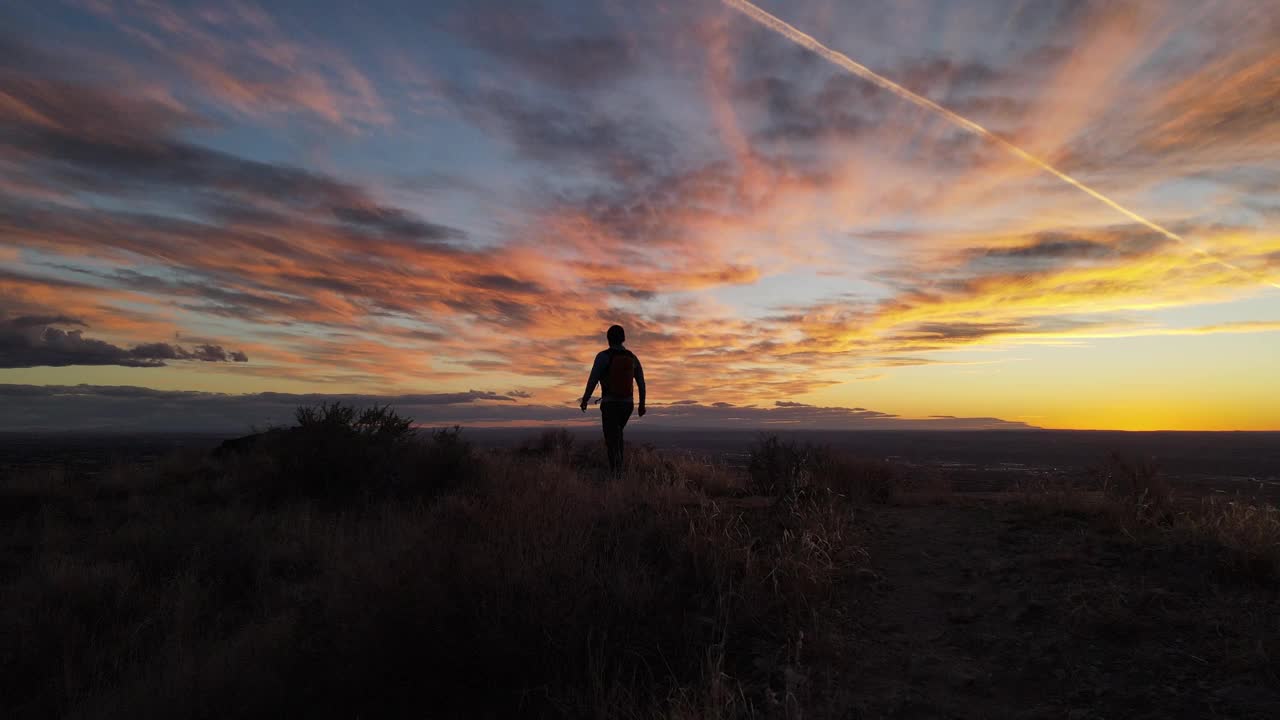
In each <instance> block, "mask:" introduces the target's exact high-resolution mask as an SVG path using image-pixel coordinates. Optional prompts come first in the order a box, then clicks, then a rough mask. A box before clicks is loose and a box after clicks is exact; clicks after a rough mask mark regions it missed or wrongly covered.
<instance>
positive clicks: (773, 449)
mask: <svg viewBox="0 0 1280 720" xmlns="http://www.w3.org/2000/svg"><path fill="white" fill-rule="evenodd" d="M747 473H748V476H749V480H750V489H751V490H752V491H753V492H756V493H759V494H763V495H782V494H787V493H794V492H802V491H805V490H808V489H821V490H828V491H830V492H834V493H836V494H839V495H842V496H844V497H846V498H850V499H854V500H860V501H866V502H888V501H889V500H890V499H891V498H892V497H893V494H894V490H895V484H896V480H897V473H896V471H895V469H894V467H893V466H892V465H891V464H889V463H887V462H884V461H880V460H862V459H858V458H852V457H847V456H845V455H842V454H840V453H837V452H836V451H834V450H833V449H832V448H831V447H829V446H826V445H814V444H810V443H803V444H802V443H797V442H795V441H792V440H782V439H780V438H778V436H776V435H764V436H761V437H760V439H759V440H757V441H756V443H755V444H754V445H752V447H751V456H750V459H749V461H748V464H747Z"/></svg>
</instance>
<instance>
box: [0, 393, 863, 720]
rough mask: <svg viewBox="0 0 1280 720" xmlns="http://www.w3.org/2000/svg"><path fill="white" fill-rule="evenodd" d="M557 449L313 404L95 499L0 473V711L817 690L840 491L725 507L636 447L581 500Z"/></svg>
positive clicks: (434, 706) (586, 708) (548, 703)
mask: <svg viewBox="0 0 1280 720" xmlns="http://www.w3.org/2000/svg"><path fill="white" fill-rule="evenodd" d="M566 437H571V436H567V434H547V435H545V436H543V437H542V438H541V439H539V440H537V441H535V442H534V443H533V445H532V447H533V448H535V449H536V450H537V452H536V453H535V454H534V455H533V456H532V457H531V456H530V454H529V453H528V452H527V450H528V448H529V446H526V447H525V450H526V451H525V452H521V451H517V452H514V453H505V452H495V453H479V452H477V451H475V450H474V448H472V447H471V446H470V445H469V444H468V443H466V441H465V440H464V438H463V433H462V432H461V431H460V430H458V429H456V428H455V429H449V430H438V431H436V432H434V433H431V434H430V435H427V436H420V437H417V438H412V437H410V436H409V432H408V425H407V423H406V422H405V420H404V419H402V418H399V417H397V416H396V415H395V414H394V413H392V412H390V411H389V410H387V409H385V408H381V409H377V408H375V409H373V410H371V411H364V412H355V411H351V410H350V409H349V408H343V407H340V406H324V407H321V408H318V409H310V410H302V411H299V413H298V425H297V426H296V428H295V429H292V430H288V431H285V432H284V433H283V434H281V435H280V436H278V437H275V438H272V439H271V441H270V442H268V443H263V444H261V445H259V446H256V447H254V448H253V449H252V451H251V452H249V453H248V454H236V455H229V456H225V457H222V458H218V459H209V458H190V457H189V458H186V459H185V460H184V461H183V462H172V463H166V464H162V465H160V466H158V467H156V468H154V469H151V470H142V469H137V470H136V471H135V475H134V477H133V478H132V482H133V485H132V486H131V487H130V486H127V485H123V484H122V485H120V486H118V487H113V488H112V489H111V494H110V499H111V500H112V502H106V501H105V500H106V499H107V498H106V497H105V496H104V495H103V491H102V488H101V487H98V486H96V485H79V484H76V483H61V484H58V485H57V486H56V487H55V486H54V485H52V484H51V485H47V486H43V485H42V486H37V485H39V484H38V483H32V482H28V483H27V485H26V486H25V487H20V486H19V485H18V484H14V485H13V486H12V488H13V490H15V491H20V492H22V493H25V494H31V493H38V492H40V491H41V488H42V487H48V489H49V490H55V491H56V492H51V493H50V494H48V495H47V496H45V497H42V498H41V502H39V503H37V502H32V504H31V505H30V507H29V508H28V510H27V511H25V512H22V513H21V514H20V516H19V517H18V518H16V522H15V523H14V524H13V525H11V526H10V530H9V532H10V535H11V537H10V540H11V544H22V545H23V546H24V547H26V548H28V549H29V550H28V552H29V553H30V555H29V556H27V557H26V558H25V559H24V560H23V561H22V562H21V563H17V564H14V565H12V566H11V567H9V569H8V574H7V575H6V578H5V585H4V590H3V596H2V597H0V607H2V608H3V610H0V636H3V637H5V638H8V639H11V642H6V643H5V644H4V648H5V650H4V654H3V655H2V656H0V670H2V671H3V673H2V675H0V696H3V697H4V698H5V701H4V704H5V707H6V708H7V709H8V710H9V712H7V713H6V716H7V717H48V716H67V717H125V716H127V717H137V716H144V717H173V716H213V717H227V716H238V717H259V716H298V715H308V716H326V717H328V716H341V717H353V716H369V717H388V716H404V715H414V716H421V715H422V714H423V712H424V711H427V712H426V714H428V715H431V716H456V717H475V716H477V715H479V716H485V715H489V716H502V717H510V716H516V715H522V716H535V717H536V716H549V717H588V716H589V717H650V716H657V715H668V714H670V715H681V714H683V715H686V716H691V717H692V716H697V717H703V716H706V715H707V714H710V715H718V716H721V717H738V716H750V715H781V714H786V712H785V710H786V708H795V707H799V706H800V705H801V704H804V703H808V702H810V701H811V700H812V699H813V697H814V696H815V695H817V694H818V693H820V692H821V688H822V685H821V684H820V683H819V682H818V680H819V679H820V678H821V677H822V676H823V668H824V667H827V666H829V665H830V663H829V662H825V661H824V660H825V659H824V658H823V657H822V653H823V652H826V650H825V647H824V643H823V642H821V641H819V640H814V639H813V638H817V637H821V635H822V633H823V632H826V631H827V630H829V629H830V627H831V623H833V622H836V621H835V620H832V619H828V618H834V617H837V616H836V615H834V614H824V613H822V612H821V609H822V608H823V607H825V606H827V605H828V604H830V603H831V602H832V593H833V587H834V582H835V580H836V578H837V575H838V573H839V572H840V571H841V570H842V569H843V568H844V567H845V566H846V565H847V564H848V563H849V562H850V561H851V560H853V559H856V558H858V557H861V556H860V555H859V554H858V553H856V552H854V551H853V550H852V549H851V548H852V546H853V543H854V542H855V540H854V538H853V537H852V536H851V531H850V529H849V527H848V522H847V511H846V510H843V509H841V507H840V506H839V505H838V502H839V498H835V497H827V498H823V499H818V498H805V499H798V498H797V499H792V500H791V501H789V502H787V503H785V504H784V505H782V506H776V507H775V506H765V507H761V508H754V509H753V508H750V507H744V508H731V507H727V506H725V505H724V504H723V502H722V501H721V502H712V501H711V500H710V499H709V498H708V496H707V494H706V493H705V492H704V487H706V488H716V489H722V488H721V485H723V483H722V482H721V480H720V479H719V478H717V477H716V472H713V471H710V470H707V469H706V467H707V465H705V464H703V463H698V462H696V461H694V460H693V459H692V458H687V457H679V456H674V457H664V456H663V455H662V454H660V453H658V452H656V451H654V450H652V449H650V448H643V447H638V448H636V449H635V452H634V453H633V462H632V465H631V469H630V470H629V472H628V473H627V475H626V477H624V478H623V479H622V480H620V481H616V482H611V483H602V482H599V480H598V479H597V476H596V475H595V474H594V473H593V472H592V471H591V468H590V467H589V466H586V467H575V460H574V457H575V456H574V455H573V453H572V452H570V450H571V448H572V443H571V442H569V441H566V440H565V438H566ZM579 459H580V458H579ZM286 473H310V475H307V476H303V477H293V478H290V477H288V476H287V475H286ZM342 473H348V475H343V474H342ZM175 474H176V476H175ZM158 476H165V477H158ZM255 483H260V484H265V485H268V486H270V487H271V488H272V490H273V492H271V493H270V495H269V499H270V502H267V503H265V504H264V503H263V502H262V499H263V497H262V496H261V495H260V494H257V493H254V492H249V491H248V490H249V489H250V488H252V486H253V484H255ZM415 484H418V485H421V486H422V491H421V492H414V491H413V490H414V488H415ZM339 498H342V499H345V500H347V502H346V503H344V504H338V503H336V500H337V499H339ZM752 513H766V514H771V515H772V516H775V517H776V520H774V521H760V522H753V521H752V520H751V516H752ZM760 528H764V529H765V530H766V532H763V533H762V532H761V531H760ZM773 528H776V531H775V530H774V529H773ZM803 638H809V640H807V641H805V640H803ZM828 672H829V671H828Z"/></svg>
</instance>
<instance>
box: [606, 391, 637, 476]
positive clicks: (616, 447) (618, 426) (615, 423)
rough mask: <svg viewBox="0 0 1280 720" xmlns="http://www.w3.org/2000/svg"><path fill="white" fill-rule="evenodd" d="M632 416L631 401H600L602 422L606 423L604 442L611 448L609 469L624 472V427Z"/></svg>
mask: <svg viewBox="0 0 1280 720" xmlns="http://www.w3.org/2000/svg"><path fill="white" fill-rule="evenodd" d="M630 418H631V401H629V400H628V401H626V402H618V401H616V400H611V401H608V402H602V403H600V422H601V423H602V424H603V425H604V444H605V447H607V448H608V450H609V470H611V471H612V472H615V473H617V472H622V429H623V428H624V427H626V426H627V420H629V419H630Z"/></svg>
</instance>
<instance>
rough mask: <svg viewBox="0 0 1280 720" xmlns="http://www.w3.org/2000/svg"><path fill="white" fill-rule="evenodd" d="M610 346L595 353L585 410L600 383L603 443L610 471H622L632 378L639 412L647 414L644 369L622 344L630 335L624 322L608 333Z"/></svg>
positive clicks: (584, 395) (641, 415) (629, 414)
mask: <svg viewBox="0 0 1280 720" xmlns="http://www.w3.org/2000/svg"><path fill="white" fill-rule="evenodd" d="M606 337H607V338H608V339H609V349H608V350H602V351H600V353H599V354H597V355H596V361H595V364H593V365H592V366H591V375H590V377H588V378H587V390H586V392H584V393H583V394H582V405H581V407H582V412H586V411H587V403H588V402H590V401H591V394H592V393H594V392H595V390H596V383H600V422H601V423H602V424H603V425H604V443H605V445H606V446H607V447H608V449H609V470H611V471H612V472H614V473H618V472H621V471H622V429H623V428H624V427H626V426H627V420H628V419H630V417H631V402H632V382H631V381H632V380H635V385H637V386H639V388H640V407H639V408H638V414H639V415H640V417H644V370H643V369H642V368H641V367H640V358H638V357H636V356H635V353H633V352H631V351H630V350H628V349H626V348H625V347H623V346H622V343H623V342H625V341H626V339H627V334H626V332H625V331H623V329H622V326H621V325H614V326H612V327H610V328H609V332H608V333H606Z"/></svg>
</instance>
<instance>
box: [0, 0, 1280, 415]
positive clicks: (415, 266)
mask: <svg viewBox="0 0 1280 720" xmlns="http://www.w3.org/2000/svg"><path fill="white" fill-rule="evenodd" d="M760 7H762V8H763V9H764V10H766V11H767V12H770V13H773V14H774V15H776V16H777V17H779V18H780V19H782V20H783V21H785V22H787V23H790V24H791V25H792V26H794V27H795V28H798V29H799V30H801V31H803V32H805V33H808V34H810V35H812V36H813V37H814V38H816V39H817V40H818V41H820V42H822V43H824V44H825V45H826V46H828V47H830V48H831V49H833V50H836V51H838V52H841V53H844V54H846V55H847V56H849V57H850V58H852V59H853V60H855V61H856V62H858V63H861V64H862V65H864V66H866V67H868V68H870V69H871V70H873V71H875V72H876V73H879V74H881V75H882V76H884V77H885V78H888V79H890V80H892V81H894V82H896V83H899V84H901V85H902V86H904V87H906V88H908V89H909V90H911V91H913V92H915V93H918V94H919V95H921V96H922V97H925V98H928V99H930V100H932V101H935V102H937V103H939V104H941V105H943V106H945V107H947V108H949V109H951V110H953V111H955V112H957V113H960V114H961V115H963V116H965V117H966V118H969V119H971V120H973V121H975V122H977V123H980V124H981V125H983V126H985V127H987V128H989V129H990V130H992V131H993V132H995V133H997V134H998V135H999V136H1000V137H1002V138H1004V139H1006V140H1008V141H1010V142H1013V143H1014V144H1016V145H1018V146H1019V147H1022V148H1024V149H1025V150H1027V151H1028V152H1030V153H1033V154H1034V155H1036V156H1037V157H1039V158H1041V159H1043V160H1044V161H1046V162H1049V163H1051V164H1052V165H1054V166H1055V167H1057V168H1059V169H1060V170H1062V171H1064V172H1066V173H1068V174H1070V175H1071V176H1073V177H1075V178H1077V179H1079V180H1080V181H1082V182H1084V183H1087V184H1088V185H1090V186H1091V187H1093V188H1095V189H1097V190H1098V191H1100V192H1102V193H1104V194H1105V195H1107V196H1108V197H1110V198H1112V199H1114V200H1115V201H1116V202H1118V203H1120V204H1122V205H1123V206H1125V207H1127V208H1129V209H1131V210H1133V211H1135V212H1137V213H1140V214H1141V215H1142V217H1144V218H1147V219H1149V220H1151V221H1152V222H1154V223H1158V224H1159V225H1161V226H1163V227H1165V228H1168V229H1170V230H1172V231H1173V232H1175V233H1177V234H1179V235H1180V236H1181V237H1182V238H1184V239H1185V242H1176V241H1173V240H1171V239H1169V238H1168V237H1164V236H1161V235H1160V234H1159V233H1157V232H1153V231H1152V229H1151V228H1150V227H1144V226H1143V225H1142V224H1140V223H1137V222H1135V221H1134V220H1133V219H1132V218H1129V217H1126V216H1124V215H1123V214H1120V213H1118V212H1116V211H1115V210H1114V209H1113V208H1110V207H1107V206H1106V205H1105V204H1103V203H1101V202H1099V201H1097V200H1096V199H1095V198H1091V197H1089V196H1087V195H1086V194H1084V193H1082V192H1080V191H1079V190H1077V189H1076V188H1073V187H1071V186H1069V185H1068V184H1066V183H1064V182H1062V181H1061V180H1059V179H1057V178H1054V177H1052V176H1050V175H1048V174H1046V173H1045V172H1043V171H1042V170H1040V169H1038V168H1036V167H1035V166H1033V165H1031V164H1029V163H1027V162H1026V161H1024V160H1022V159H1020V158H1018V157H1016V156H1014V155H1012V154H1011V153H1009V152H1007V151H1006V150H1005V149H1004V148H1001V147H1000V146H999V145H997V144H996V143H993V142H991V141H990V140H986V139H983V138H980V137H977V136H975V135H973V134H972V133H968V132H965V131H963V130H961V129H959V128H957V127H956V126H955V125H953V124H951V123H948V122H947V121H946V120H945V119H943V118H941V117H939V116H938V115H937V114H935V113H932V112H930V111H928V110H925V109H922V108H921V107H919V106H917V105H913V104H911V103H909V102H906V101H904V100H902V99H901V98H899V97H896V96H894V95H892V94H891V93H888V92H886V91H884V90H883V88H880V87H877V86H876V85H874V84H872V83H869V82H867V81H866V80H865V79H864V78H860V77H856V76H854V75H850V74H848V73H847V72H845V71H844V70H842V69H840V68H838V67H835V66H834V65H832V64H830V63H828V62H826V61H824V60H823V59H822V58H820V57H818V56H817V55H815V54H814V53H813V52H811V51H809V50H807V49H805V48H802V47H798V46H797V45H796V44H795V43H793V42H791V41H789V40H788V39H787V38H785V37H782V36H780V35H779V34H777V33H774V32H770V31H769V30H767V29H765V28H762V27H760V26H759V25H756V24H754V23H752V22H751V21H749V20H748V19H746V18H745V17H744V16H743V15H742V14H741V13H739V12H736V11H735V10H734V9H733V8H732V7H729V6H727V5H726V4H722V3H720V2H714V1H711V0H699V1H698V2H691V3H683V2H682V3H623V2H519V3H504V2H496V1H486V2H442V3H435V2H433V3H415V2H400V3H391V2H372V3H362V4H360V5H359V6H353V5H349V4H342V3H325V2H306V3H301V2H299V3H282V2H271V3H254V2H236V3H199V2H183V3H162V2H139V1H134V0H78V1H75V2H49V3H24V4H18V5H16V6H6V7H5V8H4V9H0V20H2V21H3V22H2V23H0V27H3V28H4V29H3V30H0V50H2V51H3V52H4V55H5V57H6V58H8V60H7V61H6V63H5V64H4V65H3V66H0V178H2V179H0V259H2V260H3V261H4V268H5V269H4V271H3V272H2V273H0V384H8V385H10V386H12V387H14V388H28V387H37V388H46V390H45V391H42V392H43V395H41V394H39V393H35V394H33V393H32V392H28V391H25V390H23V391H22V394H21V396H22V397H24V398H37V399H35V400H28V401H24V402H34V403H37V404H39V403H46V402H50V401H48V400H47V397H46V396H52V395H54V394H57V393H58V392H64V391H56V390H52V389H49V388H66V387H73V386H79V385H87V386H93V387H115V386H128V387H134V388H144V389H151V390H154V391H159V390H163V391H165V392H176V391H198V392H202V393H215V394H223V395H228V396H238V395H241V394H245V393H250V394H251V393H260V392H283V393H299V394H306V393H346V394H358V395H360V396H362V397H373V396H379V397H407V396H415V397H416V396H418V395H422V394H428V395H432V396H438V397H441V398H445V399H448V400H450V402H442V403H428V404H427V405H429V406H430V408H431V410H430V412H429V417H430V418H431V419H433V420H436V419H438V420H441V421H445V420H449V419H450V418H451V417H454V418H459V419H470V420H476V419H477V418H482V419H481V420H478V421H480V422H549V423H556V422H569V421H572V420H574V417H573V412H576V410H575V409H574V399H575V397H576V395H577V394H578V393H579V392H580V391H581V385H582V382H583V380H584V377H583V376H584V375H585V372H586V369H587V367H588V365H589V362H590V358H591V357H592V355H593V354H594V351H595V349H596V346H597V345H598V344H599V343H600V340H601V337H602V335H603V331H604V329H605V328H606V327H608V325H610V324H612V323H614V322H621V323H622V324H624V325H626V326H627V327H628V330H629V334H630V343H629V344H630V345H631V346H632V347H633V349H635V350H636V352H637V353H639V354H640V355H641V357H642V359H644V361H645V364H646V369H647V371H648V372H647V374H648V376H649V377H650V382H651V384H652V385H653V387H654V390H653V398H654V399H653V404H654V405H655V411H654V413H653V416H652V418H650V419H651V420H652V421H653V422H655V423H662V422H664V417H665V418H666V421H669V422H671V423H679V422H684V421H686V420H687V417H688V414H687V413H688V408H690V407H694V406H696V407H700V408H708V409H707V410H706V412H707V413H708V414H706V415H698V416H697V418H698V421H699V422H714V418H715V417H716V416H715V412H716V411H715V409H714V408H713V404H714V403H729V404H731V405H733V406H734V407H735V408H742V407H746V406H752V407H755V408H758V409H760V411H761V412H763V413H765V414H764V415H761V416H760V417H759V418H757V419H756V420H758V421H759V422H762V423H763V422H766V420H765V419H763V418H767V417H768V414H767V413H768V412H778V413H781V412H784V411H785V413H786V414H787V417H788V422H799V423H802V424H803V423H806V422H809V423H816V425H815V426H824V427H827V426H837V427H845V426H859V427H861V426H863V424H865V423H873V424H874V423H880V424H882V425H883V424H886V423H887V424H888V425H889V426H894V423H898V424H899V425H901V424H902V423H905V422H908V421H910V422H924V420H923V419H924V418H928V417H930V416H934V415H948V416H957V417H967V418H1000V419H1002V420H1004V421H1008V422H1009V423H1014V424H1016V423H1019V422H1023V423H1030V424H1035V425H1041V426H1045V427H1095V428H1122V429H1154V428H1185V429H1280V402H1277V401H1276V400H1275V398H1278V397H1280V386H1278V385H1277V381H1276V380H1275V379H1274V373H1269V372H1267V371H1266V367H1267V362H1265V361H1264V360H1263V359H1264V358H1274V357H1280V290H1277V289H1276V288H1275V287H1274V283H1276V282H1280V233H1278V232H1277V228H1278V227H1280V204H1277V202H1276V197H1280V117H1278V116H1277V114H1276V113H1275V111H1274V108H1275V106H1276V103H1277V102H1278V101H1280V86H1277V83H1276V78H1277V77H1280V50H1278V49H1277V45H1276V43H1275V41H1274V38H1275V37H1277V36H1278V35H1280V20H1278V19H1277V18H1280V12H1277V11H1280V6H1277V5H1276V3H1274V2H1261V3H1260V2H1244V1H1242V0H1241V1H1226V2H1209V3H1205V2H1189V1H1187V2H1134V3H1124V4H1116V3H1102V2H1085V1H1083V0H1072V1H1069V2H1068V1H1061V2H1054V1H1046V2H1031V1H1024V2H1018V1H1014V0H1008V1H1001V2H994V1H983V2H972V3H953V2H943V1H941V0H934V1H932V2H929V1H924V0H921V1H918V2H888V1H887V0H886V1H884V2H853V3H845V2H840V3H836V2H793V3H785V4H784V3H780V2H762V3H761V4H760ZM471 390H475V391H477V394H474V395H468V394H466V393H467V392H468V391H471ZM13 392H14V393H15V397H16V396H17V395H16V393H18V390H13ZM65 392H69V391H65ZM78 392H79V394H77V395H75V396H76V397H81V400H82V401H84V402H88V400H85V399H84V397H87V396H86V395H85V393H88V394H89V395H93V393H95V392H98V391H94V390H84V391H78ZM494 394H496V395H498V396H501V397H502V398H506V399H502V400H497V399H494V397H493V395H494ZM108 396H111V395H110V393H108ZM144 396H145V397H154V396H152V395H145V394H144ZM93 397H97V396H96V395H93ZM112 397H115V396H112ZM140 397H141V396H140ZM179 399H180V398H178V397H177V396H174V397H171V398H169V401H171V402H178V400H179ZM246 402H248V401H247V400H246ZM675 403H682V404H681V405H676V404H675ZM779 403H783V404H782V405H780V404H779ZM795 403H799V404H800V405H801V406H804V407H806V408H810V409H811V411H810V415H807V416H803V417H802V415H803V413H801V412H800V410H798V409H797V406H796V405H794V404H795ZM49 406H50V407H52V404H49ZM59 407H62V406H61V405H59ZM121 407H122V410H121V412H125V410H124V409H123V406H121ZM131 407H132V406H131ZM246 407H248V406H247V405H246ZM424 407H425V406H424ZM513 408H515V409H513ZM531 408H532V409H531ZM680 408H684V410H683V411H682V412H685V413H686V414H685V415H680V414H679V412H678V411H679V409H680ZM853 408H872V409H873V410H874V412H875V413H876V414H875V415H874V416H868V415H865V414H859V413H857V412H855V411H853V410H852V409H853ZM130 412H133V411H130ZM664 412H665V413H666V414H665V416H664ZM450 413H453V415H450ZM681 417H684V418H686V420H680V419H679V418H681ZM752 417H755V416H752ZM779 417H781V416H779ZM984 422H985V421H984ZM992 422H999V421H992ZM938 423H939V424H940V425H945V422H944V421H938Z"/></svg>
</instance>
